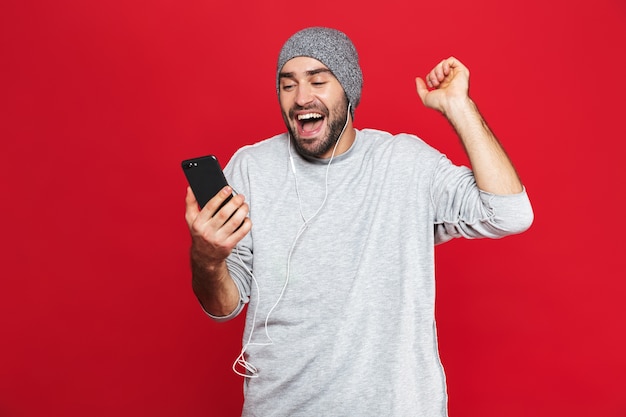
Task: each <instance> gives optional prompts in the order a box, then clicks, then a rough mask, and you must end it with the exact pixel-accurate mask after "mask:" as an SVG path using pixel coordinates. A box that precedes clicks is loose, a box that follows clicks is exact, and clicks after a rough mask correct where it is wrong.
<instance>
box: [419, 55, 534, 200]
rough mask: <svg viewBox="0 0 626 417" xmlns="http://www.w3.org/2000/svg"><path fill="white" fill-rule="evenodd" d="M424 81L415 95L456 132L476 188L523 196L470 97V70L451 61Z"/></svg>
mask: <svg viewBox="0 0 626 417" xmlns="http://www.w3.org/2000/svg"><path fill="white" fill-rule="evenodd" d="M425 78H426V82H424V80H422V79H421V78H419V77H418V78H417V79H416V85H417V92H418V94H419V96H420V98H421V99H422V102H423V103H424V105H425V106H426V107H430V108H433V109H436V110H439V111H440V112H441V113H442V114H443V115H444V116H445V117H446V118H447V119H448V121H449V122H450V124H451V125H452V126H453V128H454V129H455V131H456V133H457V135H458V136H459V138H460V140H461V142H462V144H463V147H464V148H465V152H466V153H467V155H468V157H469V160H470V163H471V165H472V171H473V172H474V176H475V178H476V183H477V185H478V187H479V188H480V189H481V190H483V191H487V192H490V193H493V194H500V195H504V194H516V193H520V192H522V190H523V186H522V183H521V181H520V179H519V177H518V175H517V172H516V171H515V168H514V167H513V164H512V163H511V160H510V159H509V157H508V156H507V154H506V152H505V151H504V149H503V147H502V145H501V144H500V142H499V141H498V139H497V138H496V136H495V135H494V134H493V133H492V131H491V130H490V129H489V127H488V126H487V123H486V122H485V120H484V119H483V117H482V116H481V114H480V112H479V111H478V108H477V106H476V104H475V103H474V102H473V101H472V99H471V98H470V97H469V70H468V69H467V68H466V67H465V66H464V65H463V64H462V63H461V62H459V61H458V60H457V59H455V58H453V57H450V58H448V59H445V60H443V61H441V62H440V63H439V64H438V65H437V66H436V67H435V68H434V69H433V70H432V71H431V72H430V73H429V74H428V75H427V76H426V77H425Z"/></svg>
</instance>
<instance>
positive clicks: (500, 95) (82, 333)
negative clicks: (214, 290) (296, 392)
mask: <svg viewBox="0 0 626 417" xmlns="http://www.w3.org/2000/svg"><path fill="white" fill-rule="evenodd" d="M309 25H329V26H335V27H338V28H340V29H343V30H344V31H346V32H347V33H348V34H349V35H350V36H351V37H352V39H353V40H354V42H355V43H356V45H357V47H358V49H359V51H360V55H361V58H362V67H363V70H364V73H365V87H364V90H363V101H362V104H361V106H360V107H359V108H358V110H357V116H356V126H357V127H358V128H364V127H375V128H380V129H384V130H388V131H391V132H394V133H398V132H411V133H416V134H418V135H420V136H421V137H423V138H424V139H426V140H427V141H428V142H430V143H431V144H433V145H434V146H435V147H437V148H439V149H440V150H442V151H443V152H445V153H447V154H448V155H449V156H450V157H451V158H452V159H453V160H455V161H456V162H457V163H465V158H464V156H463V153H462V150H461V147H460V145H459V144H458V141H457V139H456V138H455V136H454V135H453V133H452V131H451V129H450V127H449V126H448V124H447V122H445V120H443V119H442V118H441V116H439V115H438V114H436V113H435V112H433V111H431V110H427V109H424V108H422V106H421V104H420V102H419V99H418V98H417V95H416V93H415V89H414V83H413V79H414V76H416V75H418V74H419V75H423V74H425V73H426V72H427V71H428V70H430V68H431V67H432V66H433V65H434V64H435V63H436V62H438V61H439V60H440V59H442V58H444V57H446V56H448V55H455V56H457V57H458V58H460V59H461V60H462V61H463V62H464V63H465V64H467V66H468V67H469V68H470V70H471V71H472V88H471V93H472V96H473V97H474V99H475V100H476V101H477V103H478V104H479V107H480V109H481V111H482V112H483V114H484V115H485V117H486V118H487V120H488V121H489V123H490V125H491V126H492V128H493V130H494V131H495V132H496V133H497V135H498V136H499V137H500V139H501V140H502V142H503V143H504V145H505V147H506V149H507V151H508V152H509V154H510V155H511V156H512V158H513V160H514V162H515V164H516V166H517V168H518V171H519V172H520V174H521V175H522V178H523V180H524V182H525V184H526V186H527V188H528V191H529V194H530V196H531V199H532V201H533V203H534V208H535V214H536V220H535V223H534V225H533V227H532V228H531V230H529V231H528V232H527V233H525V234H523V235H520V236H515V237H510V238H507V239H504V240H501V241H474V242H469V241H460V240H459V241H455V242H452V243H449V244H446V245H443V246H441V247H439V248H438V249H437V256H438V257H437V273H438V307H437V318H438V324H439V336H440V347H441V355H442V360H443V363H444V366H445V368H446V371H447V376H448V385H449V396H450V414H451V415H452V416H555V415H562V416H626V396H624V392H625V388H626V382H625V381H624V375H625V372H626V355H625V354H624V352H625V351H626V336H625V333H626V332H625V331H624V327H625V324H626V320H625V319H626V306H625V304H626V302H625V301H624V300H625V295H626V280H625V276H626V274H625V273H624V271H625V269H626V268H625V267H626V262H625V258H626V257H625V256H624V254H623V253H622V252H623V248H624V244H623V243H622V236H623V235H624V233H625V232H626V227H625V225H624V220H623V216H624V206H625V203H626V198H625V197H624V188H625V187H624V186H625V178H626V175H625V171H626V170H625V168H624V162H623V159H624V158H623V150H624V146H623V142H624V139H626V135H625V133H626V129H625V127H624V126H625V125H624V110H626V106H625V104H624V103H625V101H624V100H625V97H626V95H625V94H626V87H625V83H624V74H623V73H624V68H625V65H624V64H625V63H626V59H625V57H624V51H625V49H624V48H625V45H626V29H625V27H626V6H625V5H624V3H623V1H621V0H612V1H609V0H597V1H594V2H569V1H564V0H557V1H538V0H529V1H525V2H515V3H511V2H503V1H499V0H498V1H496V0H478V1H473V2H469V1H465V0H450V1H447V2H444V3H436V2H435V3H433V2H423V3H422V4H418V2H413V1H400V0H389V1H385V2H383V3H381V2H369V3H368V2H363V1H358V2H357V1H355V0H348V1H332V2H326V1H319V2H313V3H310V2H309V3H302V2H280V1H266V2H264V3H261V2H258V3H253V2H241V1H239V2H236V1H235V2H226V1H220V2H217V1H214V2H211V1H208V0H205V1H199V0H189V1H182V2H181V1H173V0H162V1H140V0H124V1H122V0H110V1H106V2H104V1H102V2H98V1H82V0H80V1H79V0H59V1H55V2H53V1H33V0H30V1H29V0H5V1H3V2H2V4H1V5H0V33H1V38H0V42H1V51H0V60H1V61H2V63H1V65H0V75H1V77H0V83H1V89H0V97H1V103H2V104H1V106H2V108H1V109H0V110H1V112H0V129H1V131H0V134H1V137H2V151H1V152H0V170H1V171H0V178H1V179H2V192H1V199H2V201H1V204H0V210H1V216H0V221H1V230H2V242H3V246H2V251H1V255H0V256H1V257H2V258H1V262H0V265H1V266H0V268H1V269H0V274H1V278H0V279H1V280H0V285H1V286H0V338H1V339H0V346H1V347H0V349H1V352H0V416H3V417H14V416H15V417H21V416H64V417H71V416H112V415H115V416H148V415H149V416H235V415H237V413H238V412H239V409H240V406H241V379H240V378H239V377H237V376H236V375H234V374H233V373H232V371H231V370H230V366H231V363H232V361H233V360H234V359H235V357H236V356H237V354H238V352H239V346H240V333H241V326H242V321H241V319H237V320H236V321H234V322H231V323H229V324H225V325H218V324H216V323H213V322H211V321H210V320H209V319H208V318H206V317H205V316H204V315H203V313H202V312H201V310H200V308H199V307H198V305H197V303H196V301H195V299H194V297H193V295H192V292H191V289H190V283H189V281H190V280H189V268H188V260H187V250H188V244H189V238H188V232H187V229H186V225H185V223H184V218H183V212H184V194H185V180H184V177H183V174H182V171H181V170H180V166H179V163H180V161H181V160H182V159H184V158H187V157H190V156H197V155H202V154H207V153H215V154H217V155H218V157H219V158H220V159H221V161H222V162H223V163H225V162H226V161H227V160H228V159H229V158H230V156H231V155H232V153H233V152H234V151H235V149H237V148H238V147H240V146H241V145H243V144H247V143H253V142H256V141H257V140H260V139H263V138H266V137H268V136H271V135H274V134H277V133H280V132H282V131H283V125H282V121H281V118H280V113H279V109H278V105H277V100H276V96H275V90H274V75H275V61H276V57H277V54H278V50H279V48H280V46H281V44H282V42H283V41H284V40H285V39H286V38H287V37H288V36H289V35H290V34H291V33H293V32H294V31H296V30H298V29H300V28H302V27H304V26H309Z"/></svg>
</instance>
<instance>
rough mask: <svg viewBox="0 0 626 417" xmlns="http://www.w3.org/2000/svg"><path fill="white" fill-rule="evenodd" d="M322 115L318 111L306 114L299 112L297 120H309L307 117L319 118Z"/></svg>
mask: <svg viewBox="0 0 626 417" xmlns="http://www.w3.org/2000/svg"><path fill="white" fill-rule="evenodd" d="M322 117H324V116H322V115H321V114H319V113H307V114H299V115H298V120H309V119H321V118H322Z"/></svg>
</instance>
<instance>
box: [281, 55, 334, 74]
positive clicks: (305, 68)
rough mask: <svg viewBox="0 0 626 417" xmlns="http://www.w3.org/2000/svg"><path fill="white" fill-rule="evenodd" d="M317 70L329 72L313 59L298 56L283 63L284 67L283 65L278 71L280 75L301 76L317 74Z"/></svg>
mask: <svg viewBox="0 0 626 417" xmlns="http://www.w3.org/2000/svg"><path fill="white" fill-rule="evenodd" d="M319 70H328V71H330V70H329V69H328V67H327V66H326V65H324V64H322V63H321V62H320V61H318V60H317V59H315V58H311V57H308V56H298V57H295V58H291V59H290V60H289V61H287V62H285V65H283V68H282V69H281V70H280V75H281V76H285V75H291V76H293V75H302V74H307V73H313V72H317V71H319ZM329 74H332V72H329Z"/></svg>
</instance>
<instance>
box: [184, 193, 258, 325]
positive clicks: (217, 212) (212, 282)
mask: <svg viewBox="0 0 626 417" xmlns="http://www.w3.org/2000/svg"><path fill="white" fill-rule="evenodd" d="M231 193H232V189H231V188H230V187H224V189H222V191H220V193H218V194H217V195H216V196H215V197H213V198H212V199H211V200H210V201H209V202H208V203H207V204H206V206H205V207H204V208H203V209H202V210H199V209H198V203H197V201H196V199H195V197H194V195H193V192H192V191H191V189H190V188H187V196H186V198H185V203H186V212H185V218H186V220H187V224H188V226H189V232H190V234H191V250H190V260H191V275H192V278H191V284H192V289H193V292H194V294H195V295H196V297H197V298H198V301H199V302H200V304H201V305H202V307H203V308H204V310H205V311H206V312H207V313H208V314H210V315H211V316H213V317H215V318H220V317H226V316H230V315H231V314H233V313H235V312H237V311H238V308H239V307H240V305H241V295H240V292H239V288H238V287H237V285H236V284H235V282H234V280H233V279H232V277H231V275H230V272H229V270H228V267H227V264H226V258H227V257H228V255H230V253H231V252H232V250H233V248H234V247H235V246H236V245H237V243H238V242H239V241H241V239H243V238H244V236H245V235H246V234H247V233H248V232H249V231H250V229H251V227H252V223H251V221H250V219H249V218H248V217H247V215H248V211H249V208H248V205H247V204H246V203H245V201H244V197H243V196H242V195H236V196H234V197H233V198H231V199H230V201H229V202H228V203H226V204H225V205H224V207H222V208H220V206H221V205H222V203H223V202H224V201H225V200H226V199H227V198H228V197H229V196H230V195H231Z"/></svg>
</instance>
